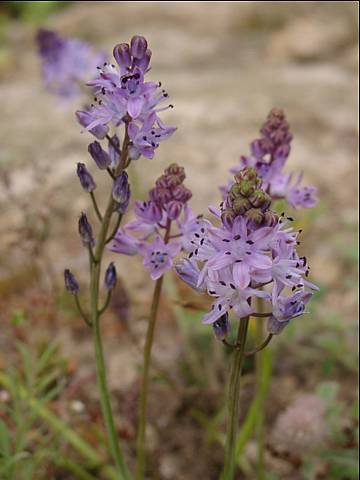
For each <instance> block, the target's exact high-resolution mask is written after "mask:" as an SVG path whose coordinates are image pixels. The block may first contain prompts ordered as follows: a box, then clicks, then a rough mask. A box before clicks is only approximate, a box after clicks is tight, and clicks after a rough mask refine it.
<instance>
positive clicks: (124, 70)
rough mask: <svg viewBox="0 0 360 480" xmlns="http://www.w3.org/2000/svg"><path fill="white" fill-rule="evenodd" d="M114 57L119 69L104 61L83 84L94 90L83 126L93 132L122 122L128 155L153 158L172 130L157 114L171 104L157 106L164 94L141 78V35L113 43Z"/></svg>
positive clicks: (144, 61) (145, 63) (145, 61)
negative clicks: (94, 76)
mask: <svg viewBox="0 0 360 480" xmlns="http://www.w3.org/2000/svg"><path fill="white" fill-rule="evenodd" d="M114 57H115V60H116V62H117V64H118V66H119V69H118V68H117V67H116V66H115V65H112V64H109V63H107V62H106V63H104V64H103V65H102V66H101V67H99V68H98V77H97V78H95V79H94V80H91V81H89V82H88V83H87V85H89V86H91V87H92V88H93V89H94V90H95V98H94V103H93V104H92V105H91V107H90V108H89V109H88V112H87V113H88V116H87V118H86V123H87V126H86V128H87V129H88V130H90V131H91V132H94V131H95V129H97V128H99V127H101V128H105V127H107V125H108V124H109V123H112V124H113V125H114V126H115V127H117V126H119V125H120V124H122V123H124V122H126V123H127V124H128V131H129V137H130V140H131V145H130V148H129V156H130V158H131V159H132V160H136V159H137V158H139V157H140V155H144V156H145V157H147V158H153V156H154V150H155V149H156V148H157V147H158V146H159V143H160V142H161V141H162V140H165V139H166V138H168V137H169V136H170V135H172V133H173V132H174V131H175V130H176V128H175V127H170V126H166V125H165V124H164V123H163V122H162V121H161V120H160V118H159V117H158V114H159V113H160V112H162V111H164V110H167V109H168V108H171V107H172V105H168V106H166V107H159V104H160V103H161V102H163V101H164V100H165V99H166V98H167V97H168V94H167V93H166V91H165V90H163V89H161V88H160V86H161V84H160V83H155V82H147V81H145V74H146V72H147V71H148V70H149V62H150V58H151V51H150V50H149V49H148V48H147V41H146V39H145V38H144V37H141V36H138V35H136V36H134V37H133V38H132V40H131V45H130V46H129V45H128V44H119V45H117V46H116V47H115V48H114Z"/></svg>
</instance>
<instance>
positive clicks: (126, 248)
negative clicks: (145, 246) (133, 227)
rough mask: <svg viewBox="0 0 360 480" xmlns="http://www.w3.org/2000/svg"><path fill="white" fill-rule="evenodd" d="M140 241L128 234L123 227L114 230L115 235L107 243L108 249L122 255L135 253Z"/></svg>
mask: <svg viewBox="0 0 360 480" xmlns="http://www.w3.org/2000/svg"><path fill="white" fill-rule="evenodd" d="M139 245H140V241H139V240H137V239H136V238H134V237H133V236H131V235H128V234H127V233H126V232H125V231H124V230H123V229H121V228H120V229H119V230H118V231H117V232H116V235H115V237H114V238H113V239H112V240H111V242H110V243H109V245H108V248H109V250H111V251H112V252H116V253H122V254H123V255H136V254H137V253H138V251H139Z"/></svg>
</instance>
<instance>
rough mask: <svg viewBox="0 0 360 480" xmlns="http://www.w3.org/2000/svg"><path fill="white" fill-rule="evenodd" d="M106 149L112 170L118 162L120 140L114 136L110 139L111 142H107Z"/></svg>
mask: <svg viewBox="0 0 360 480" xmlns="http://www.w3.org/2000/svg"><path fill="white" fill-rule="evenodd" d="M108 148H109V156H110V159H111V167H112V168H114V167H116V165H117V164H118V162H119V160H120V154H119V152H120V140H119V137H118V136H117V135H116V134H115V135H113V136H112V137H111V142H110V141H109V145H108Z"/></svg>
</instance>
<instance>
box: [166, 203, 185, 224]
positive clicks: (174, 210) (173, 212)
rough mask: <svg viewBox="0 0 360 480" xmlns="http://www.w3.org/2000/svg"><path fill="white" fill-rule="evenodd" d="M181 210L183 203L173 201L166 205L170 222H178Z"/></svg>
mask: <svg viewBox="0 0 360 480" xmlns="http://www.w3.org/2000/svg"><path fill="white" fill-rule="evenodd" d="M181 210H182V203H180V202H177V201H176V200H171V202H169V203H168V204H167V205H166V212H167V214H168V217H169V218H170V220H176V219H177V218H179V216H180V214H181Z"/></svg>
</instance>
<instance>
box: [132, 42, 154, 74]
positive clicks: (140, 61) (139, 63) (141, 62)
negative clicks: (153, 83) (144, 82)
mask: <svg viewBox="0 0 360 480" xmlns="http://www.w3.org/2000/svg"><path fill="white" fill-rule="evenodd" d="M151 55H152V52H151V50H150V49H149V48H148V49H147V50H146V52H145V53H144V56H143V57H142V58H134V60H133V64H134V66H136V67H138V68H140V70H141V71H142V72H143V73H146V71H147V69H148V68H149V65H150V60H151Z"/></svg>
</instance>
